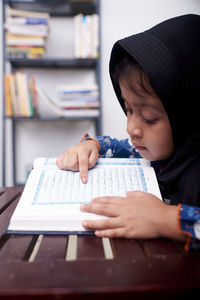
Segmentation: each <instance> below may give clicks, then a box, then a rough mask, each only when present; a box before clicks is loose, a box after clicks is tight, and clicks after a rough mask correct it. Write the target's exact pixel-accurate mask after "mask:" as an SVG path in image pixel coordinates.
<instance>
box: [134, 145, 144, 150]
mask: <svg viewBox="0 0 200 300" xmlns="http://www.w3.org/2000/svg"><path fill="white" fill-rule="evenodd" d="M133 146H134V147H135V149H136V150H138V151H141V150H147V148H146V147H143V146H140V145H137V144H133Z"/></svg>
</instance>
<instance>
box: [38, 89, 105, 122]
mask: <svg viewBox="0 0 200 300" xmlns="http://www.w3.org/2000/svg"><path fill="white" fill-rule="evenodd" d="M36 91H37V95H38V98H39V99H41V100H42V101H43V102H44V103H45V104H46V105H47V106H48V107H49V108H50V109H51V111H52V113H55V114H56V115H59V116H60V117H97V116H99V109H98V108H96V107H90V108H87V107H83V106H82V107H78V108H77V107H75V104H74V105H73V107H72V106H69V107H67V106H65V107H62V106H61V105H59V104H58V102H57V103H56V101H54V100H52V99H51V98H50V97H49V96H48V95H47V94H46V93H45V92H44V91H43V89H41V88H40V86H39V85H36Z"/></svg>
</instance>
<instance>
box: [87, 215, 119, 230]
mask: <svg viewBox="0 0 200 300" xmlns="http://www.w3.org/2000/svg"><path fill="white" fill-rule="evenodd" d="M82 224H83V227H85V228H86V229H93V230H104V229H113V228H120V227H122V224H121V221H120V218H118V217H116V218H108V219H101V220H84V221H83V223H82Z"/></svg>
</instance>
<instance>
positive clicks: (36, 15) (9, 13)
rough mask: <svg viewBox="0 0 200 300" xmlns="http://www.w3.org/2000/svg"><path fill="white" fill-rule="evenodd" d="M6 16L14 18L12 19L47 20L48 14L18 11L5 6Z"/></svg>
mask: <svg viewBox="0 0 200 300" xmlns="http://www.w3.org/2000/svg"><path fill="white" fill-rule="evenodd" d="M6 16H7V17H8V18H9V17H14V18H18V17H20V18H23V17H24V18H34V19H35V18H39V19H45V20H48V19H49V14H48V13H45V12H36V11H29V10H20V9H15V8H12V7H10V6H9V5H7V6H6Z"/></svg>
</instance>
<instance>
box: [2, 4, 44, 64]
mask: <svg viewBox="0 0 200 300" xmlns="http://www.w3.org/2000/svg"><path fill="white" fill-rule="evenodd" d="M48 21H49V14H47V13H41V12H32V11H24V10H17V9H13V8H11V7H10V6H7V7H6V22H5V24H4V28H5V31H6V33H5V41H6V52H7V55H8V56H9V57H23V58H38V57H41V56H42V55H43V54H44V53H45V44H46V38H47V36H48V33H49V25H48Z"/></svg>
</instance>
